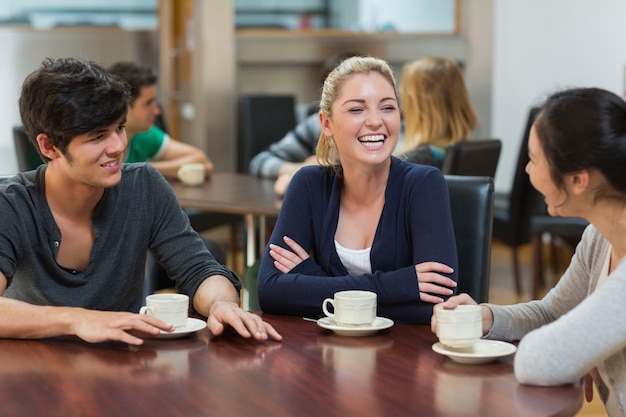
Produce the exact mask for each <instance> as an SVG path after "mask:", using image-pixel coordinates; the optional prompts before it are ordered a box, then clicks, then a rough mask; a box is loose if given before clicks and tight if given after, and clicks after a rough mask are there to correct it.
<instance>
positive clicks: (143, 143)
mask: <svg viewBox="0 0 626 417" xmlns="http://www.w3.org/2000/svg"><path fill="white" fill-rule="evenodd" d="M108 72H109V73H110V74H111V75H112V76H113V77H115V78H117V79H120V80H122V81H124V82H126V83H127V84H128V85H129V86H130V91H131V99H130V106H129V108H128V116H127V120H126V132H127V135H128V137H129V138H130V144H129V148H128V154H127V155H126V162H148V163H149V164H151V165H153V166H154V167H155V168H156V169H157V170H159V172H161V174H163V176H164V177H165V178H167V179H170V180H171V179H176V173H177V171H178V169H179V168H180V166H181V165H182V164H185V163H189V162H201V163H204V164H205V167H206V168H205V171H206V175H207V177H208V176H210V175H211V173H212V172H213V163H212V162H211V161H210V160H209V158H208V157H207V156H206V154H205V153H204V152H203V151H202V150H201V149H198V148H196V147H194V146H191V145H189V144H186V143H183V142H180V141H177V140H174V139H172V138H171V137H170V136H169V135H168V134H167V133H166V132H164V131H163V130H162V129H161V128H159V127H157V126H156V125H155V120H156V118H157V117H158V116H159V115H160V113H161V110H160V109H159V106H158V103H157V76H156V74H154V73H153V72H152V70H151V69H150V68H145V67H140V66H139V65H136V64H134V63H132V62H119V63H117V64H114V65H112V66H111V67H109V69H108Z"/></svg>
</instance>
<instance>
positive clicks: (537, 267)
mask: <svg viewBox="0 0 626 417" xmlns="http://www.w3.org/2000/svg"><path fill="white" fill-rule="evenodd" d="M587 226H589V222H588V221H587V220H585V219H582V218H580V217H560V216H555V217H553V216H549V215H539V216H533V217H532V218H531V220H530V234H531V241H532V248H533V254H532V275H533V279H532V292H531V294H532V297H533V298H534V299H537V298H539V296H540V295H539V292H540V289H541V288H542V287H543V286H544V285H545V279H544V276H543V269H544V265H543V242H544V241H543V237H544V236H545V235H547V237H548V239H549V244H550V258H551V261H552V271H553V272H556V271H557V269H558V268H557V262H556V261H557V259H556V249H555V242H554V241H555V239H560V240H561V241H562V242H564V243H565V244H566V245H567V246H569V247H570V248H572V249H574V248H575V247H576V245H577V244H578V242H580V238H581V237H582V235H583V232H584V231H585V229H586V228H587Z"/></svg>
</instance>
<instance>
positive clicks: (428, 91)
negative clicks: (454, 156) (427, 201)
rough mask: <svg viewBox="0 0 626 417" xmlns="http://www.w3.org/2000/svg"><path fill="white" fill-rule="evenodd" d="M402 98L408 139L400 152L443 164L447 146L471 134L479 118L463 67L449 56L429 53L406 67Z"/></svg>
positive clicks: (417, 160)
mask: <svg viewBox="0 0 626 417" xmlns="http://www.w3.org/2000/svg"><path fill="white" fill-rule="evenodd" d="M400 98H401V102H402V108H403V112H404V141H403V143H402V146H401V148H400V150H399V152H398V155H400V156H402V155H404V158H406V159H407V160H408V161H410V162H415V163H420V164H426V165H432V166H436V167H438V168H441V163H442V162H443V156H444V154H445V152H446V148H447V147H448V146H450V145H451V144H453V143H457V142H462V141H465V140H467V139H469V137H470V136H471V134H472V132H473V131H474V129H475V128H476V126H477V125H478V118H477V116H476V112H475V111H474V107H473V106H472V101H471V100H470V95H469V92H468V91H467V87H466V86H465V81H464V80H463V73H462V72H461V68H459V66H458V65H457V64H456V63H455V62H454V61H451V60H449V59H446V58H439V57H426V58H422V59H418V60H416V61H413V62H410V63H408V64H406V65H405V66H404V68H403V70H402V79H401V82H400Z"/></svg>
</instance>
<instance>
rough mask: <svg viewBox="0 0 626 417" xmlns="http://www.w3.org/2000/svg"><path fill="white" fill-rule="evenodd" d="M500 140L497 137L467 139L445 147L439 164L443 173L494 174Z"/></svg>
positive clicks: (485, 175)
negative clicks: (441, 161)
mask: <svg viewBox="0 0 626 417" xmlns="http://www.w3.org/2000/svg"><path fill="white" fill-rule="evenodd" d="M501 149H502V141H500V140H499V139H481V140H467V141H465V142H459V143H453V144H452V145H450V146H449V147H448V148H447V149H446V153H445V155H444V158H443V163H442V165H441V172H443V173H444V174H445V175H472V176H481V177H491V178H494V177H495V176H496V169H497V168H498V160H499V159H500V150H501Z"/></svg>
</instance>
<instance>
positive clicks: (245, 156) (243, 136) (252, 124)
mask: <svg viewBox="0 0 626 417" xmlns="http://www.w3.org/2000/svg"><path fill="white" fill-rule="evenodd" d="M295 105H296V102H295V98H294V96H293V95H244V96H241V97H240V102H239V134H238V142H239V143H238V145H239V146H238V148H237V154H238V161H237V170H238V171H239V172H244V173H245V172H248V164H249V163H250V160H251V159H252V158H253V157H254V156H255V155H256V154H257V153H259V152H261V151H262V150H264V149H265V148H267V147H268V146H270V145H271V144H272V143H274V142H276V141H278V140H280V139H281V138H282V137H283V136H285V133H287V132H288V131H290V130H291V129H293V128H294V127H295V126H296V112H295Z"/></svg>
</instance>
